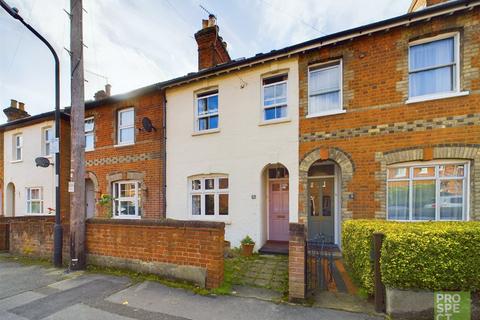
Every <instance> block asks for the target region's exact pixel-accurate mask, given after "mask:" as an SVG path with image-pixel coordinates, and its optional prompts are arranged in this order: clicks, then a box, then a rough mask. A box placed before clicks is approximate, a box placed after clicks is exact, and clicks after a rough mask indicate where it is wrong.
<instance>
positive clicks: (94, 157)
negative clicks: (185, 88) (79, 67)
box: [85, 88, 165, 219]
mask: <svg viewBox="0 0 480 320" xmlns="http://www.w3.org/2000/svg"><path fill="white" fill-rule="evenodd" d="M85 119H86V133H87V135H88V134H90V135H93V138H91V137H90V138H89V139H87V148H86V154H85V158H86V172H87V177H86V179H87V180H86V189H87V217H88V218H90V217H108V216H112V217H114V218H119V217H120V218H139V217H142V218H144V219H159V218H163V217H164V216H165V209H164V208H165V198H164V186H165V182H164V169H165V168H164V165H163V163H164V154H165V149H164V136H163V127H164V123H163V95H162V93H161V92H160V91H159V90H156V88H148V89H145V88H144V89H140V90H137V91H134V92H131V93H129V94H125V95H117V96H114V97H104V98H103V99H99V100H95V101H90V102H87V103H86V104H85ZM122 119H123V120H122ZM147 119H148V120H147ZM145 121H146V122H148V123H151V125H152V127H153V128H152V129H151V130H150V132H148V131H147V130H145V128H144V126H143V122H145ZM122 122H123V123H122ZM89 140H90V141H89ZM132 183H133V184H132ZM115 188H117V189H116V190H114V189H115ZM120 188H121V189H122V190H120ZM126 193H127V194H126ZM102 196H103V197H104V198H105V199H108V197H110V198H112V199H115V198H117V199H118V198H122V197H123V198H124V199H123V200H125V201H124V202H121V201H120V200H119V201H115V200H114V201H113V202H111V201H108V200H107V201H104V202H103V205H102V201H99V200H100V199H101V198H102ZM126 196H128V197H126ZM89 197H90V198H89ZM132 203H133V207H132ZM92 204H93V206H92ZM122 211H123V212H127V211H128V212H129V214H128V215H127V214H126V215H124V216H123V217H122Z"/></svg>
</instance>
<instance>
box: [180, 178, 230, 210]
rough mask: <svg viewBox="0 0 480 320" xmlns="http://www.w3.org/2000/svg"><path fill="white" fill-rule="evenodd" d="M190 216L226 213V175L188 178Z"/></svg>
mask: <svg viewBox="0 0 480 320" xmlns="http://www.w3.org/2000/svg"><path fill="white" fill-rule="evenodd" d="M189 182H190V204H191V207H190V210H191V211H190V212H191V214H192V216H194V217H196V216H212V217H214V216H226V215H228V177H227V176H205V177H198V178H193V179H190V180H189Z"/></svg>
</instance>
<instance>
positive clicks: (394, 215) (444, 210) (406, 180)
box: [387, 162, 468, 221]
mask: <svg viewBox="0 0 480 320" xmlns="http://www.w3.org/2000/svg"><path fill="white" fill-rule="evenodd" d="M467 172H468V163H465V162H459V163H455V162H445V163H432V164H420V165H408V164H406V165H404V166H403V165H402V166H395V167H392V168H388V174H387V186H388V199H387V210H388V219H390V220H412V221H429V220H444V221H445V220H447V221H448V220H466V219H467V209H466V208H467V203H468V201H467V194H468V192H467V190H468V183H467V180H468V179H467V177H468V173H467Z"/></svg>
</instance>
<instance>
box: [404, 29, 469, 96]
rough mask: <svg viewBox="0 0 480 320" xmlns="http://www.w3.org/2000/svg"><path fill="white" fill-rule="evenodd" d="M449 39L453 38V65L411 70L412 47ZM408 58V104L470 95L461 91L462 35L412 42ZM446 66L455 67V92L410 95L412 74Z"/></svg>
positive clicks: (450, 33) (446, 35) (441, 35)
mask: <svg viewBox="0 0 480 320" xmlns="http://www.w3.org/2000/svg"><path fill="white" fill-rule="evenodd" d="M448 38H453V46H454V60H455V61H454V62H453V63H450V64H446V65H439V66H435V67H427V68H423V69H418V70H410V49H411V48H412V47H414V46H416V45H420V44H425V43H430V42H435V41H439V40H444V39H448ZM407 58H408V100H407V101H406V103H415V102H422V101H428V100H436V99H444V98H452V97H458V96H465V95H468V94H469V92H468V91H460V74H461V59H460V33H459V32H449V33H443V34H440V35H437V36H434V37H428V38H424V39H419V40H415V41H411V42H410V43H409V44H408V54H407ZM446 66H453V68H454V72H455V75H454V78H453V79H452V80H453V82H454V83H453V86H454V90H452V91H446V92H438V93H434V94H426V95H421V96H414V97H412V96H411V95H410V75H411V74H412V73H414V72H420V71H427V70H433V69H437V68H439V67H446Z"/></svg>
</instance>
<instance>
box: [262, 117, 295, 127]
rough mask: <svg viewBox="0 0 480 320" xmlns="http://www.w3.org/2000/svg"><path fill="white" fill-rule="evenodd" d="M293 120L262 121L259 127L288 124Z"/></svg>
mask: <svg viewBox="0 0 480 320" xmlns="http://www.w3.org/2000/svg"><path fill="white" fill-rule="evenodd" d="M291 121H292V119H290V118H280V119H273V120H264V121H261V122H260V123H259V124H258V125H259V126H268V125H271V124H279V123H286V122H291Z"/></svg>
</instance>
